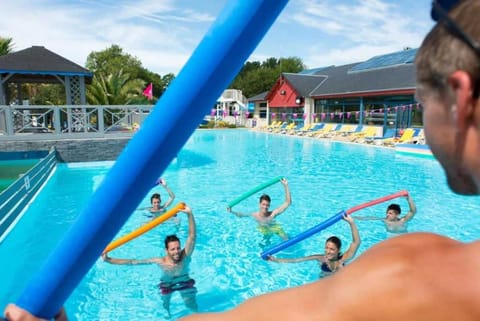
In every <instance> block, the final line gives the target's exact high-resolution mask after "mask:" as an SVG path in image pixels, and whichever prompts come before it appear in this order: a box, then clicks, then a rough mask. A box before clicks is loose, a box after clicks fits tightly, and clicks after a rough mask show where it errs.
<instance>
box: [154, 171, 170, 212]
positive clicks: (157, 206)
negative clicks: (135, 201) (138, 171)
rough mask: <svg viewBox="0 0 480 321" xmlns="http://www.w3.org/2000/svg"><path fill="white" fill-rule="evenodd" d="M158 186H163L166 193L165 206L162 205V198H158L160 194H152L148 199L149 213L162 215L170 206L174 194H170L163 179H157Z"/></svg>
mask: <svg viewBox="0 0 480 321" xmlns="http://www.w3.org/2000/svg"><path fill="white" fill-rule="evenodd" d="M158 183H159V185H161V186H163V188H165V190H166V191H167V193H168V196H169V199H168V200H167V201H166V202H165V204H162V197H161V196H160V193H154V194H152V196H151V197H150V204H151V207H150V209H149V210H150V212H151V213H156V214H157V213H164V212H165V211H166V210H167V208H168V207H169V206H170V205H171V204H172V202H173V200H174V199H175V194H174V193H173V192H172V190H171V189H170V188H169V187H168V185H167V182H166V181H165V180H164V179H162V178H161V179H159V181H158Z"/></svg>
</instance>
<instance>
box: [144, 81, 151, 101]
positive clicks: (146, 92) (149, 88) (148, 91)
mask: <svg viewBox="0 0 480 321" xmlns="http://www.w3.org/2000/svg"><path fill="white" fill-rule="evenodd" d="M143 95H144V96H145V97H147V99H148V100H152V98H153V84H152V83H150V84H148V86H147V88H145V90H144V91H143Z"/></svg>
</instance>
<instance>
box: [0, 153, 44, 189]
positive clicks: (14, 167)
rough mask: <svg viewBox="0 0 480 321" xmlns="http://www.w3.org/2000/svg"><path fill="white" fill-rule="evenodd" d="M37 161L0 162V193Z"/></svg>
mask: <svg viewBox="0 0 480 321" xmlns="http://www.w3.org/2000/svg"><path fill="white" fill-rule="evenodd" d="M38 161H39V160H38V159H19V160H0V193H1V192H2V191H3V190H4V189H6V188H7V187H8V186H9V185H10V184H12V183H13V182H15V181H16V180H17V179H18V178H19V177H20V175H21V174H23V173H25V172H27V171H28V170H29V169H30V168H32V167H33V166H35V164H37V163H38Z"/></svg>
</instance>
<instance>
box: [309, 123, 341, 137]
mask: <svg viewBox="0 0 480 321" xmlns="http://www.w3.org/2000/svg"><path fill="white" fill-rule="evenodd" d="M334 126H335V124H332V123H329V124H325V125H324V126H323V127H322V128H320V129H318V130H315V131H311V132H310V133H308V135H307V136H308V137H317V136H318V135H323V134H325V133H328V132H329V131H331V130H332V128H334Z"/></svg>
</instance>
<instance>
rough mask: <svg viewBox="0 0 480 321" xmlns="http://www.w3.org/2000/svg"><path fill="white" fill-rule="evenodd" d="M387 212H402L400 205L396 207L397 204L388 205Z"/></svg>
mask: <svg viewBox="0 0 480 321" xmlns="http://www.w3.org/2000/svg"><path fill="white" fill-rule="evenodd" d="M389 210H394V211H397V212H398V214H400V213H402V210H401V208H400V205H398V204H390V205H388V207H387V212H388V211H389Z"/></svg>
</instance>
